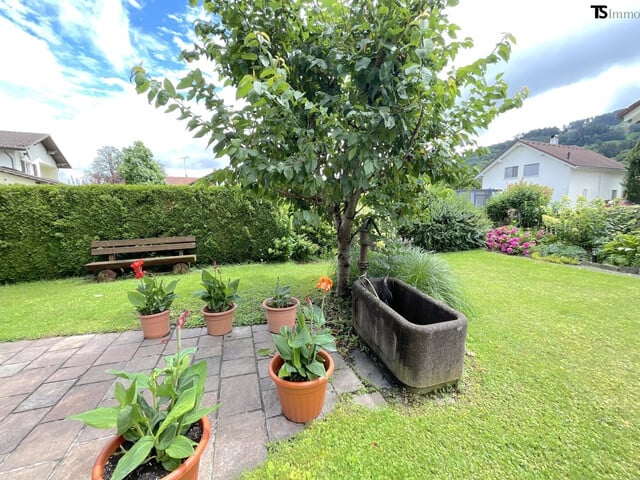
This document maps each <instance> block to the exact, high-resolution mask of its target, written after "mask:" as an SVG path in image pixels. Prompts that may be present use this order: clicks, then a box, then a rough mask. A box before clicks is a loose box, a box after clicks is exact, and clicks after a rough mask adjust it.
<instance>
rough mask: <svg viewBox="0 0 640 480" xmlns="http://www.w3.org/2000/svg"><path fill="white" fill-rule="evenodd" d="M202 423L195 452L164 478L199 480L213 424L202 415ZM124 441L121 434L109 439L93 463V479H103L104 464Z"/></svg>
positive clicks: (171, 479)
mask: <svg viewBox="0 0 640 480" xmlns="http://www.w3.org/2000/svg"><path fill="white" fill-rule="evenodd" d="M200 425H201V426H202V438H201V439H200V442H198V445H197V446H196V451H195V453H194V454H193V455H192V456H190V457H188V458H187V459H185V461H184V462H182V464H181V465H180V466H179V467H178V468H177V469H175V470H174V471H173V472H171V473H170V474H168V475H165V476H164V477H162V480H178V479H180V480H198V470H199V468H200V457H202V454H203V453H204V450H205V448H207V443H209V435H210V434H211V424H210V423H209V418H207V417H206V416H205V417H202V418H201V419H200ZM122 442H124V437H123V436H122V435H121V436H119V437H113V438H112V439H111V440H109V443H107V444H106V445H105V446H104V448H103V449H102V450H101V451H100V453H99V455H98V458H96V461H95V463H94V464H93V471H92V472H91V480H102V474H103V472H104V466H105V465H106V464H107V461H109V457H111V455H113V453H114V452H115V451H116V450H117V449H118V448H119V447H120V445H122Z"/></svg>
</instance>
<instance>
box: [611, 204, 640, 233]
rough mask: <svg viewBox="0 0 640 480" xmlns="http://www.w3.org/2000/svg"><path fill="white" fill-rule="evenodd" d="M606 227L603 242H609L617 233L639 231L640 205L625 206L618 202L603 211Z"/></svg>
mask: <svg viewBox="0 0 640 480" xmlns="http://www.w3.org/2000/svg"><path fill="white" fill-rule="evenodd" d="M604 213H605V216H606V223H607V224H606V227H605V230H604V237H605V241H610V240H612V239H613V237H615V236H616V234H618V233H631V232H632V231H634V230H640V205H625V204H623V203H621V202H620V201H619V200H618V201H615V202H613V203H612V204H610V205H607V206H606V207H605V209H604Z"/></svg>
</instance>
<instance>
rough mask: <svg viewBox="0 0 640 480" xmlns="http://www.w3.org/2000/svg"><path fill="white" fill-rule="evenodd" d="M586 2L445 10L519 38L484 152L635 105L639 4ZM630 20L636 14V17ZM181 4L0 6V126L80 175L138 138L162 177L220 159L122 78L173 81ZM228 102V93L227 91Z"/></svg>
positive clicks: (487, 47) (493, 33) (470, 4)
mask: <svg viewBox="0 0 640 480" xmlns="http://www.w3.org/2000/svg"><path fill="white" fill-rule="evenodd" d="M594 3H598V2H593V1H591V0H587V1H583V0H567V1H564V2H560V1H557V0H553V1H551V0H539V1H537V2H528V1H527V2H525V1H515V0H483V1H478V0H461V1H460V4H459V6H457V7H455V8H453V9H451V10H450V13H449V14H450V17H451V20H452V21H453V22H454V23H457V24H458V25H460V26H461V27H462V35H468V36H471V37H472V38H473V39H474V41H475V44H476V47H475V48H474V49H473V50H472V51H470V52H465V53H464V55H463V56H462V57H461V58H460V60H459V62H460V63H464V62H468V61H472V60H474V59H475V58H477V57H478V56H479V55H485V54H487V53H489V52H490V51H491V49H492V47H493V45H495V43H496V42H497V41H498V40H499V39H500V37H501V34H502V33H503V32H510V33H512V34H513V35H515V36H516V38H517V45H516V46H515V48H514V52H513V56H512V59H511V62H510V63H509V64H507V65H502V66H501V68H502V69H504V71H505V78H506V79H507V81H508V82H509V84H510V87H511V89H512V91H516V90H517V89H519V88H521V87H523V86H528V87H529V89H530V91H531V95H530V98H529V99H528V100H527V101H526V102H525V105H524V106H523V108H521V109H520V110H517V111H514V112H509V113H507V114H505V115H503V116H502V117H500V118H498V119H497V120H496V121H495V122H494V123H493V124H492V125H491V127H490V128H489V129H488V130H487V131H486V132H485V133H484V134H483V135H482V136H481V137H480V139H479V143H480V144H483V145H486V144H491V143H495V142H499V141H504V140H508V139H511V138H513V136H515V135H517V134H518V133H523V132H525V131H527V130H529V129H533V128H541V127H546V126H554V125H555V126H558V127H562V126H563V125H565V124H567V123H568V122H570V121H572V120H576V119H580V118H586V117H589V116H595V115H599V114H601V113H605V112H608V111H611V110H615V109H620V108H624V107H626V106H627V105H629V104H630V103H632V102H634V101H636V100H639V99H640V48H638V45H640V0H616V1H613V0H611V1H609V0H607V2H604V3H599V4H605V5H607V9H608V10H610V11H613V12H631V13H632V15H631V17H633V18H617V19H614V18H610V17H611V16H610V17H609V18H606V19H596V18H595V13H594V9H593V8H591V5H592V4H594ZM636 13H637V15H636ZM201 14H202V12H201V11H200V10H199V9H190V8H189V7H188V2H187V0H0V65H2V69H0V112H2V115H1V116H0V129H1V130H18V131H33V132H43V133H50V134H51V135H52V137H53V139H54V140H55V141H56V143H57V144H58V146H59V147H60V149H61V150H62V151H63V153H64V154H65V156H66V157H67V159H68V160H69V162H70V163H71V165H72V166H73V167H74V170H73V171H72V172H69V174H70V175H71V176H74V177H80V176H81V175H82V170H83V169H85V168H87V167H88V166H89V165H90V163H91V161H92V160H93V158H94V157H95V153H96V150H97V149H98V148H100V147H101V146H104V145H113V146H116V147H118V148H122V147H124V146H128V145H131V144H132V143H133V142H134V141H135V140H142V141H143V142H144V143H145V145H147V146H148V147H149V148H150V149H151V151H152V152H153V153H154V156H155V158H156V160H158V161H159V162H160V163H162V164H163V165H164V167H165V169H166V170H167V172H168V174H171V175H184V174H185V165H186V169H187V173H188V174H189V175H190V176H200V175H203V174H206V173H207V172H209V171H211V170H212V169H213V168H215V167H217V166H220V165H222V164H224V162H223V161H221V160H215V159H214V158H213V155H212V154H211V152H210V150H209V151H208V150H206V148H205V147H206V141H205V140H203V139H193V138H191V135H190V134H189V133H188V132H186V131H185V129H184V123H181V122H178V121H177V120H175V119H174V117H173V116H171V115H167V114H165V113H163V112H162V111H161V110H156V109H155V108H153V107H152V106H150V105H148V104H147V102H146V99H145V97H144V96H139V95H137V94H136V93H135V91H134V87H133V85H132V84H131V83H130V82H129V73H130V69H131V67H132V66H134V65H136V64H139V63H140V62H142V63H143V64H144V65H145V67H146V68H147V69H148V70H150V71H151V72H154V73H155V74H156V75H157V76H159V77H162V76H169V77H171V78H177V77H178V76H179V75H180V74H181V73H182V72H183V71H184V65H182V64H180V63H178V62H177V56H178V54H179V53H180V50H181V49H182V48H185V47H188V46H189V45H191V44H192V43H193V36H192V35H193V34H192V30H191V25H192V22H193V21H194V20H195V19H196V18H198V16H199V15H201ZM224 95H225V98H226V99H228V101H229V102H232V101H233V98H234V94H233V91H225V92H224Z"/></svg>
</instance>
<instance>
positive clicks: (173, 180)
mask: <svg viewBox="0 0 640 480" xmlns="http://www.w3.org/2000/svg"><path fill="white" fill-rule="evenodd" d="M164 179H165V180H166V182H167V183H168V184H169V185H191V184H192V183H193V182H195V181H196V180H198V177H164Z"/></svg>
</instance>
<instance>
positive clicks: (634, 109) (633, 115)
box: [618, 100, 640, 123]
mask: <svg viewBox="0 0 640 480" xmlns="http://www.w3.org/2000/svg"><path fill="white" fill-rule="evenodd" d="M618 118H619V119H620V120H622V121H623V122H629V123H636V122H640V100H638V101H637V102H635V103H632V104H631V105H629V106H628V107H627V108H625V109H624V110H622V111H621V112H620V113H619V114H618Z"/></svg>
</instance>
